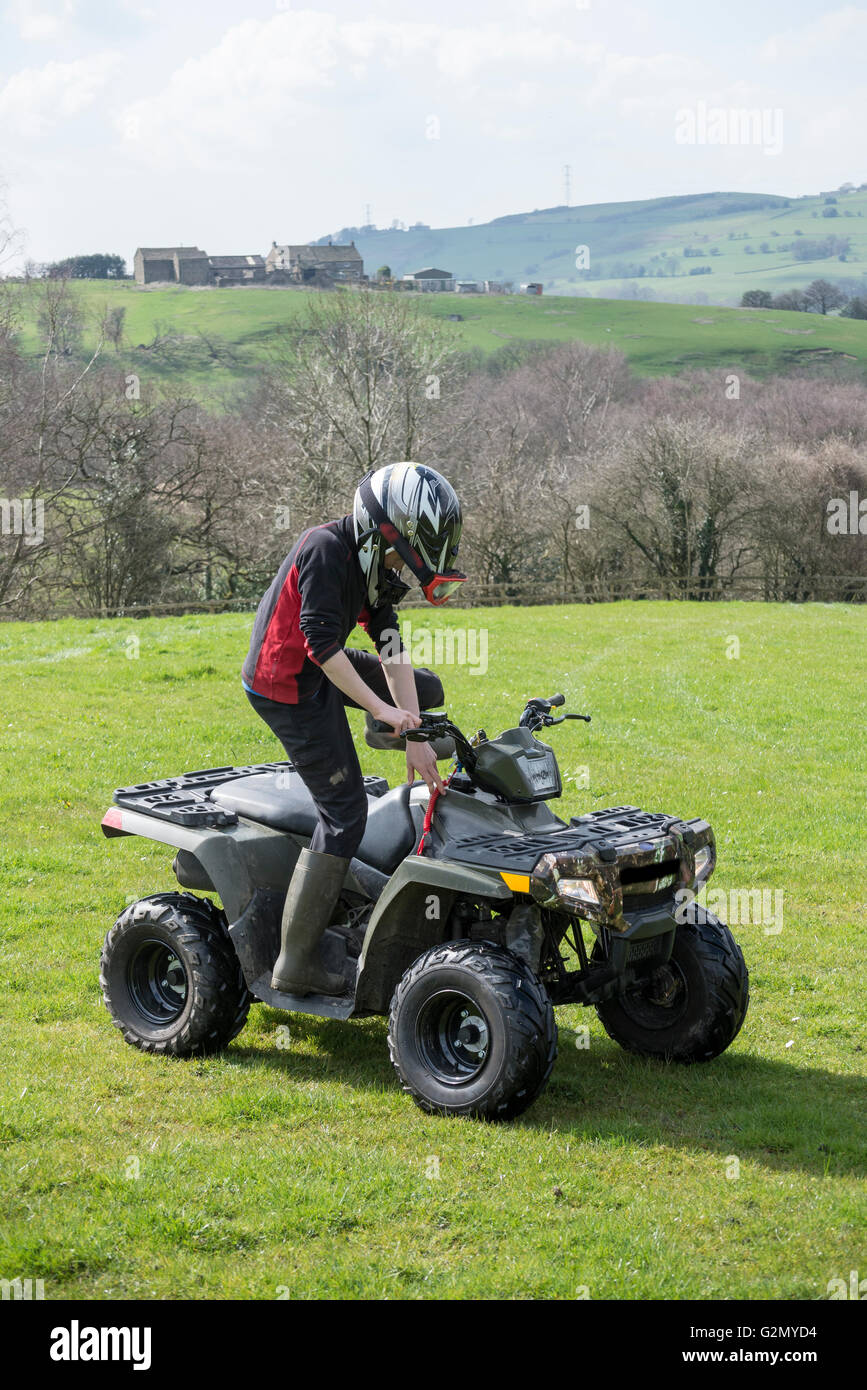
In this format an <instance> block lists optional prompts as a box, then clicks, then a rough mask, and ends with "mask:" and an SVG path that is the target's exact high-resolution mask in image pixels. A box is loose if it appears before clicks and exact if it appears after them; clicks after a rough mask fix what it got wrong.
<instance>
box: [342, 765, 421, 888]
mask: <svg viewBox="0 0 867 1390" xmlns="http://www.w3.org/2000/svg"><path fill="white" fill-rule="evenodd" d="M410 790H411V789H410V785H409V783H408V782H404V783H403V786H400V787H395V788H394V789H393V791H390V792H386V793H385V796H380V797H371V798H369V799H368V803H367V825H366V826H365V828H364V835H363V836H362V839H361V844H360V845H359V846H358V849H357V850H356V854H357V856H358V858H359V859H361V860H363V862H364V863H365V864H372V865H373V867H374V868H375V869H379V870H380V872H381V873H384V874H391V873H394V871H395V869H396V868H397V866H398V864H399V863H400V861H401V859H405V858H406V856H407V855H408V854H412V852H413V850H414V849H415V842H416V839H417V838H418V837H417V836H416V833H415V822H414V821H413V818H412V814H411V813H410V809H409V793H410Z"/></svg>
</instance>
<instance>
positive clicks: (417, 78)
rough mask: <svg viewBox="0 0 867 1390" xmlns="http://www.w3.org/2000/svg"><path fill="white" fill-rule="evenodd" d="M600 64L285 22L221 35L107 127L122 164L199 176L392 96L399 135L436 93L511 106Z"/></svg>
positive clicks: (435, 35) (476, 39)
mask: <svg viewBox="0 0 867 1390" xmlns="http://www.w3.org/2000/svg"><path fill="white" fill-rule="evenodd" d="M602 56H603V49H602V47H601V45H588V44H580V43H577V42H575V41H574V40H571V39H569V38H566V37H564V36H563V35H561V34H557V33H556V32H553V31H552V30H550V29H541V28H529V29H525V30H522V31H519V30H512V31H507V30H504V29H503V27H502V26H500V25H483V26H479V27H467V28H463V29H461V28H457V27H453V26H450V27H449V28H447V29H443V27H442V26H440V25H437V24H429V23H417V22H414V21H402V22H393V21H389V20H379V19H375V18H369V19H365V20H361V21H344V20H342V19H339V18H338V17H337V16H335V15H332V14H326V13H323V12H313V11H286V12H282V13H279V14H277V15H275V16H273V17H272V18H270V19H267V20H247V21H245V22H244V23H242V24H239V25H237V26H236V27H234V28H232V29H230V30H228V31H227V32H226V33H225V34H224V35H223V37H222V38H221V39H220V41H219V42H218V43H217V44H216V45H215V47H213V48H211V49H210V50H209V51H208V52H206V53H204V54H203V55H202V56H200V57H197V58H194V59H191V60H190V61H189V62H187V63H185V64H184V65H183V66H182V67H180V68H179V69H177V71H175V72H174V73H173V74H172V76H171V77H170V79H169V80H168V82H167V83H166V84H165V85H164V86H163V87H162V88H161V89H160V90H158V91H155V92H154V93H153V95H152V96H147V97H143V98H140V99H139V100H137V101H135V102H132V103H130V104H128V105H127V106H126V107H125V108H124V109H123V111H122V112H120V113H119V115H118V119H117V127H118V129H119V131H120V132H121V134H122V135H123V136H124V137H125V138H126V139H127V141H128V148H129V150H130V152H131V153H132V152H134V151H135V150H136V149H137V150H138V151H139V152H140V153H142V154H143V155H144V156H145V157H147V158H149V159H153V160H159V161H161V162H162V161H165V160H168V161H170V162H174V163H180V162H181V161H182V160H189V161H192V163H193V164H194V165H195V166H196V167H203V166H207V165H208V164H209V163H216V162H217V161H218V159H222V158H224V157H225V155H226V154H227V153H229V152H233V153H236V154H237V153H240V152H242V151H248V152H249V151H253V150H258V151H260V152H261V151H262V150H263V149H264V148H267V147H272V146H273V145H275V144H276V145H278V146H279V144H280V142H281V139H282V140H285V139H286V138H287V137H288V132H289V131H291V130H295V129H297V130H298V132H299V135H298V138H301V139H304V140H314V141H315V139H316V135H317V128H316V126H315V125H314V123H317V122H321V120H322V119H323V118H330V117H333V116H334V114H335V113H337V114H339V115H340V116H342V118H343V119H346V117H347V115H349V116H350V117H352V118H353V119H355V120H356V121H358V120H360V119H362V116H361V103H363V102H371V103H376V102H379V101H381V100H382V99H383V98H385V99H387V98H388V97H389V96H391V95H392V93H393V100H394V120H395V122H396V123H397V124H398V125H399V124H400V121H401V117H402V114H403V112H404V111H405V110H406V107H407V105H408V104H411V103H413V102H415V100H416V99H417V93H419V92H422V91H424V90H426V89H427V90H430V89H431V88H433V87H436V85H437V84H443V83H445V84H446V86H447V88H449V89H452V96H453V99H454V100H455V101H458V102H467V101H468V100H471V98H472V87H471V85H470V84H471V83H473V82H478V81H479V80H480V78H481V76H482V75H484V79H485V82H486V83H487V84H489V85H488V95H491V94H495V93H496V92H497V90H498V79H499V82H500V84H501V85H502V99H503V101H504V102H512V103H513V104H514V92H515V90H516V89H517V90H518V92H519V96H518V103H519V104H521V102H522V98H521V96H520V92H521V91H522V90H523V89H522V88H521V86H520V84H521V83H522V82H525V81H532V80H534V79H535V80H538V78H539V77H540V76H542V77H543V79H544V80H547V79H546V78H545V74H552V75H554V76H556V75H557V74H558V73H559V76H560V80H561V81H562V82H564V83H566V82H570V83H571V82H574V79H575V74H576V71H577V70H579V69H581V68H591V67H593V66H596V65H598V64H599V63H600V62H601V61H602ZM528 74H529V75H528ZM308 132H309V133H308Z"/></svg>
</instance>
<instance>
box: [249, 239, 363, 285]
mask: <svg viewBox="0 0 867 1390" xmlns="http://www.w3.org/2000/svg"><path fill="white" fill-rule="evenodd" d="M265 270H266V273H267V274H268V275H275V274H279V275H280V276H281V278H284V277H286V278H289V279H292V280H298V281H302V282H303V281H309V280H316V279H318V278H326V279H329V280H335V281H337V282H338V283H343V284H346V283H347V282H356V283H359V282H360V281H361V280H362V279H363V278H364V262H363V261H362V259H361V253H360V252H359V251H358V250H357V248H356V245H355V242H354V241H351V242H350V243H349V245H348V246H339V245H333V244H332V243H331V242H329V243H328V245H327V246H278V245H277V243H276V241H275V242H272V243H271V250H270V251H269V252H268V255H267V256H266V257H265Z"/></svg>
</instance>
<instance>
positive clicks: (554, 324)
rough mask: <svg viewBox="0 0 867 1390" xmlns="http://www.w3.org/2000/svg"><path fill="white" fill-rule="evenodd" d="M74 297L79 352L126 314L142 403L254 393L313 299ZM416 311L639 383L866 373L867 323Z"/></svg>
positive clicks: (612, 304) (508, 299)
mask: <svg viewBox="0 0 867 1390" xmlns="http://www.w3.org/2000/svg"><path fill="white" fill-rule="evenodd" d="M817 273H818V272H817ZM73 289H74V291H75V293H76V294H77V295H78V296H79V297H80V299H81V301H82V305H83V308H84V310H85V316H86V320H87V332H86V335H85V344H86V346H88V347H90V348H92V347H93V345H94V343H95V342H96V326H95V325H96V322H97V320H98V319H99V318H100V317H101V316H102V314H103V313H104V311H105V309H106V308H107V307H108V306H115V305H120V306H122V307H125V308H126V311H127V312H126V321H125V344H124V347H123V350H122V351H121V352H120V353H119V354H116V353H115V352H114V351H113V350H112V349H108V350H106V352H105V355H104V360H105V361H106V362H108V363H109V364H110V365H111V364H116V365H117V367H118V368H119V369H120V370H122V371H123V372H124V373H127V372H135V373H137V374H138V375H139V377H140V380H141V387H142V391H143V392H147V391H148V390H149V389H150V388H151V387H152V386H153V385H154V384H156V385H161V386H167V387H171V388H173V389H186V390H193V391H195V392H197V393H199V394H202V393H209V392H214V393H217V394H222V393H226V392H230V391H231V390H232V389H233V388H235V387H237V386H239V385H244V384H250V383H252V382H254V381H255V380H256V379H257V377H258V376H259V374H260V372H261V369H262V365H263V363H264V362H266V361H267V359H268V354H269V352H270V351H271V349H272V348H273V346H274V343H275V338H276V336H277V335H278V334H279V332H280V330H281V329H282V328H285V326H286V325H287V324H289V323H291V322H293V321H295V320H297V318H298V317H299V316H300V315H302V314H303V313H304V311H305V309H306V307H307V302H308V298H309V295H310V294H311V293H314V294H315V293H318V292H317V291H304V290H297V291H296V290H265V289H223V290H218V289H210V290H191V289H186V288H181V287H178V288H175V289H164V290H140V289H137V288H136V287H135V286H133V285H131V284H129V283H121V284H110V283H109V282H98V281H82V282H78V283H76V284H74V285H73ZM415 302H416V303H418V304H419V307H420V308H421V310H422V312H423V313H426V314H430V315H431V316H432V317H434V318H435V319H437V320H438V321H439V322H440V323H441V325H442V326H443V328H444V329H445V331H446V332H447V333H448V334H450V335H452V337H453V339H454V342H455V344H456V346H458V347H459V348H462V349H480V350H481V351H482V352H485V353H490V352H494V351H496V350H497V349H498V348H503V347H505V346H506V345H507V344H508V343H510V342H516V341H517V342H521V341H528V340H532V341H547V342H552V343H566V342H570V341H573V340H575V339H578V340H580V341H582V342H586V343H590V344H592V345H594V346H596V347H614V348H617V349H618V350H619V351H620V352H623V353H625V355H626V357H627V358H628V359H629V362H630V364H631V366H632V368H633V370H634V371H636V372H637V373H638V374H639V375H642V376H661V375H669V374H671V373H676V372H681V371H686V370H690V369H692V370H699V369H711V368H713V369H720V370H724V371H733V372H737V373H740V374H750V375H753V376H757V377H762V376H766V375H768V374H770V373H775V372H790V371H791V370H792V369H793V368H799V367H804V368H810V369H813V370H815V369H816V368H817V367H818V368H821V367H822V366H824V365H825V364H828V363H837V364H843V365H844V366H848V367H849V369H850V370H851V371H852V372H853V373H855V374H857V375H859V376H860V377H862V378H863V377H864V375H865V370H867V322H864V321H862V320H854V319H842V318H839V317H836V316H829V317H822V315H820V314H796V313H791V312H787V311H772V310H764V309H726V308H712V307H707V306H695V305H684V304H648V303H643V302H640V301H630V300H617V299H575V298H568V297H565V296H564V297H556V296H542V297H541V298H536V297H529V296H521V295H451V294H448V295H446V294H436V295H427V296H424V297H421V296H419V297H416V300H415ZM450 314H460V315H461V316H462V322H459V323H452V322H450V321H449V317H448V316H449V315H450ZM158 325H159V326H160V331H161V332H166V333H168V335H169V336H170V337H171V338H172V342H171V343H170V344H169V345H168V347H166V348H164V349H162V350H160V352H158V353H155V352H154V351H153V350H152V349H151V348H150V347H149V346H148V345H149V344H151V343H152V342H153V340H154V335H155V333H156V332H157V327H158ZM203 334H204V335H205V337H206V338H207V339H208V340H209V341H210V343H211V344H212V345H213V348H214V349H215V351H213V352H212V350H211V348H210V347H209V346H208V345H207V344H206V343H205V341H204V340H203V338H202V336H201V335H203ZM21 344H22V347H23V349H24V351H25V352H26V353H27V354H28V355H30V356H31V357H33V358H34V360H35V359H36V355H37V354H38V351H39V339H38V336H37V332H36V326H35V323H34V322H33V320H32V318H27V319H25V322H24V324H23V326H22V333H21Z"/></svg>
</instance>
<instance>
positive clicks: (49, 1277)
mask: <svg viewBox="0 0 867 1390" xmlns="http://www.w3.org/2000/svg"><path fill="white" fill-rule="evenodd" d="M250 621H251V618H250V615H229V616H219V617H214V616H209V617H184V618H176V619H148V620H144V621H139V622H133V621H116V622H99V621H65V622H61V623H45V624H42V625H22V624H3V625H2V626H0V654H2V662H3V668H4V672H5V678H4V699H3V718H2V732H0V743H2V750H3V758H2V765H3V768H4V776H3V779H2V783H0V801H2V807H0V811H2V818H3V837H2V849H0V856H2V860H0V879H2V905H3V906H2V957H0V960H2V974H0V978H2V988H3V1002H4V1015H5V1026H4V1029H3V1034H2V1061H3V1066H2V1105H0V1136H2V1194H0V1211H2V1220H0V1277H4V1278H10V1279H11V1278H14V1277H16V1276H20V1277H22V1278H27V1277H30V1278H34V1279H37V1278H41V1279H43V1280H44V1282H45V1296H46V1298H48V1299H56V1298H63V1297H85V1298H100V1299H112V1298H120V1297H132V1298H145V1299H148V1298H160V1299H187V1298H230V1299H238V1298H255V1299H274V1298H278V1297H291V1298H309V1297H325V1296H328V1297H340V1298H359V1297H374V1298H394V1299H416V1298H433V1297H445V1298H491V1297H497V1296H501V1297H506V1298H531V1297H545V1298H559V1299H573V1298H575V1297H576V1296H583V1293H584V1291H586V1293H587V1294H588V1295H589V1297H591V1298H593V1299H604V1298H642V1299H675V1298H700V1299H720V1298H731V1297H738V1296H740V1297H747V1298H753V1299H767V1298H774V1297H782V1298H795V1299H822V1298H825V1297H827V1285H828V1281H829V1280H830V1279H832V1278H836V1277H838V1276H839V1277H842V1278H844V1279H848V1277H849V1271H850V1270H852V1269H858V1270H860V1272H861V1276H862V1277H864V1276H865V1275H867V1238H865V1229H867V1193H865V1184H864V1178H865V1172H867V1106H865V1084H864V1083H865V1070H867V1005H865V998H864V962H865V949H864V936H863V933H864V931H865V927H867V919H865V890H864V884H865V880H867V853H865V841H864V833H863V831H864V824H863V822H864V786H865V772H867V750H865V742H864V738H863V714H864V710H863V692H864V688H865V680H867V640H865V639H867V612H865V610H864V609H863V608H862V609H856V608H847V607H844V606H827V607H825V606H805V607H774V608H772V607H768V606H763V605H759V604H755V605H747V604H738V603H731V604H726V605H725V606H712V605H707V606H705V605H698V604H696V605H692V606H690V605H677V604H662V603H646V604H645V603H639V604H627V603H624V604H613V605H600V606H598V607H590V608H584V607H578V606H575V607H568V608H555V609H534V610H524V611H518V610H509V609H499V610H474V611H472V612H471V613H470V614H468V615H465V616H463V617H462V615H461V614H460V613H457V612H456V613H450V614H449V615H448V616H447V617H446V618H443V617H442V615H441V614H438V615H437V621H438V623H452V624H458V623H461V622H467V621H468V622H469V623H470V625H472V626H476V627H479V626H482V625H484V626H485V627H487V629H488V634H489V636H488V640H489V669H488V672H487V675H486V676H480V675H474V674H473V673H472V671H471V669H470V668H467V667H464V668H460V667H458V668H453V669H450V670H448V671H446V672H444V675H445V679H446V687H447V691H448V702H449V707H450V709H451V711H452V713H453V715H454V716H455V717H456V718H457V719H458V722H459V723H461V724H462V725H463V726H464V727H469V728H470V729H472V728H475V727H476V726H477V725H478V724H480V723H482V722H484V724H485V727H486V728H488V730H489V731H492V730H495V729H498V728H501V727H505V726H507V725H509V724H511V723H513V722H514V719H515V717H516V715H517V713H518V711H519V710H520V708H521V707H522V705H523V702H524V700H525V698H526V697H527V696H528V695H532V694H551V693H553V691H554V690H555V689H563V690H564V691H565V692H566V693H567V696H568V700H569V705H570V706H571V707H572V708H573V709H576V710H589V711H591V712H592V714H593V723H592V725H591V726H589V729H588V728H587V726H584V725H577V724H566V725H564V726H563V727H562V728H560V729H557V730H553V731H552V733H551V738H552V741H555V742H556V746H557V749H558V753H559V755H560V760H561V766H562V769H563V772H564V778H565V783H566V792H565V796H564V802H563V803H562V805H561V806H559V807H556V808H557V809H561V810H562V811H563V813H565V814H572V813H574V812H577V811H581V810H586V809H591V808H594V807H600V806H605V805H618V804H624V803H634V804H639V805H642V806H644V807H646V808H647V809H651V810H670V811H676V812H678V813H681V814H683V815H686V816H695V815H703V816H706V817H707V818H708V819H709V820H710V821H711V822H712V824H713V825H714V827H715V829H716V833H717V840H718V847H719V856H720V864H719V869H718V871H717V874H716V876H715V878H714V880H713V883H714V884H715V885H716V886H718V887H722V888H724V889H727V890H733V889H739V888H770V889H778V890H782V891H783V893H784V916H783V930H782V931H781V932H779V934H766V932H765V931H764V929H763V927H762V926H761V925H750V924H747V925H742V926H740V927H738V928H736V934H737V935H738V937H739V939H740V941H741V944H742V947H743V949H744V952H745V955H746V958H747V962H748V965H749V967H750V970H751V975H752V1006H751V1009H750V1012H749V1013H748V1016H747V1020H746V1023H745V1026H744V1028H743V1031H742V1033H741V1035H740V1037H739V1038H738V1039H737V1041H736V1043H735V1044H734V1045H733V1047H732V1048H731V1050H730V1051H729V1052H728V1053H727V1054H725V1055H724V1056H723V1057H721V1058H720V1059H718V1060H717V1061H716V1062H713V1063H711V1064H710V1065H707V1066H701V1067H699V1066H696V1067H694V1068H691V1069H678V1068H676V1067H673V1066H666V1065H664V1064H662V1063H655V1062H647V1061H641V1060H637V1059H635V1058H632V1057H630V1056H628V1055H627V1054H625V1053H623V1052H622V1051H620V1049H619V1048H618V1047H617V1046H616V1045H615V1044H614V1043H613V1042H611V1041H610V1040H609V1039H608V1038H607V1036H606V1035H605V1033H604V1031H603V1029H602V1027H601V1025H600V1024H599V1022H598V1020H597V1019H596V1015H595V1013H594V1012H592V1011H587V1010H581V1009H579V1008H577V1007H571V1008H567V1009H562V1010H559V1011H558V1018H559V1023H560V1056H559V1059H558V1061H557V1063H556V1066H555V1069H554V1074H553V1077H552V1080H551V1083H550V1085H549V1086H548V1089H547V1090H546V1092H545V1093H544V1095H543V1096H542V1097H541V1098H540V1100H539V1101H538V1102H537V1103H536V1105H535V1106H534V1107H533V1108H532V1109H531V1110H530V1111H529V1112H528V1113H527V1114H526V1115H525V1116H523V1117H522V1118H521V1119H519V1120H517V1121H516V1122H514V1123H513V1124H510V1125H508V1126H502V1127H483V1126H481V1125H478V1124H474V1123H471V1122H465V1121H446V1120H441V1119H437V1118H432V1117H428V1116H425V1115H423V1114H422V1113H421V1112H420V1111H419V1110H417V1109H416V1108H415V1106H414V1105H413V1104H412V1103H411V1101H409V1100H408V1099H407V1098H406V1097H405V1096H403V1095H402V1093H401V1092H400V1090H399V1088H398V1085H397V1083H396V1078H395V1077H394V1074H393V1073H392V1070H391V1067H390V1064H389V1062H388V1057H387V1051H386V1044H385V1023H384V1021H383V1020H381V1019H369V1020H366V1021H363V1022H358V1023H343V1024H341V1023H335V1022H329V1021H325V1020H320V1019H314V1018H308V1017H303V1016H298V1015H291V1016H287V1015H281V1014H279V1013H277V1012H275V1011H272V1010H269V1009H267V1008H264V1007H262V1006H256V1007H255V1008H254V1009H253V1011H252V1013H251V1016H250V1019H249V1022H248V1024H247V1027H246V1029H245V1030H244V1031H243V1032H242V1033H241V1035H240V1036H239V1037H238V1038H237V1039H236V1041H235V1042H234V1043H233V1044H232V1045H231V1047H230V1048H229V1050H228V1052H227V1053H226V1054H225V1055H224V1056H221V1057H218V1058H214V1059H209V1060H205V1061H195V1062H191V1063H183V1062H173V1061H168V1060H165V1059H154V1058H151V1057H147V1056H144V1055H143V1054H141V1053H138V1052H137V1051H135V1050H134V1049H132V1048H129V1047H127V1046H125V1045H124V1043H123V1042H122V1041H121V1038H120V1035H119V1034H118V1033H117V1032H116V1031H115V1030H114V1029H113V1028H112V1026H111V1024H110V1021H109V1018H108V1015H107V1013H106V1012H105V1009H104V1007H103V1005H102V1002H101V997H100V992H99V986H98V980H97V971H98V957H99V950H100V944H101V941H102V937H103V935H104V933H105V931H106V929H107V927H108V926H109V925H110V924H111V923H112V921H113V920H114V918H115V916H116V915H117V914H118V912H119V911H120V910H121V909H122V908H123V906H124V904H125V902H127V901H129V900H131V899H135V898H138V897H141V896H144V895H146V894H148V893H151V892H156V891H160V890H164V889H168V888H171V887H172V886H173V882H174V881H173V877H172V873H171V862H170V861H171V851H168V850H165V849H163V848H160V847H159V846H156V845H152V844H150V843H146V842H144V841H139V840H132V839H130V840H117V841H110V842H109V841H105V840H103V838H102V835H101V833H100V830H99V819H100V817H101V815H102V813H103V811H104V809H105V807H106V805H107V804H108V803H109V802H110V798H111V791H112V789H113V788H114V787H115V786H120V785H124V784H128V783H130V782H137V781H145V780H150V779H152V778H156V777H158V776H165V775H169V774H171V773H177V772H180V771H182V770H189V769H192V768H200V767H208V766H215V765H220V764H224V763H232V762H234V763H247V762H251V761H257V760H262V759H268V758H272V757H275V756H280V751H279V748H278V746H277V744H276V742H275V741H274V740H273V739H272V738H271V736H270V734H269V733H268V731H267V730H266V729H265V727H264V725H261V724H260V723H259V722H258V721H257V719H256V717H255V715H254V714H253V713H252V711H251V710H250V708H249V706H248V705H247V703H246V701H245V700H244V699H243V698H242V694H241V689H240V685H239V677H238V668H239V664H240V661H241V658H242V655H243V652H244V650H245V649H246V642H247V635H248V629H249V625H250ZM732 636H737V637H738V638H739V642H740V655H739V657H737V658H736V659H729V658H728V657H727V655H726V652H727V650H729V651H731V650H732V644H731V643H730V641H729V639H730V638H731V637H732ZM133 637H134V638H137V639H138V646H137V647H136V643H135V642H131V641H130V640H129V639H130V638H133ZM136 650H137V651H138V655H137V656H135V657H134V658H131V656H130V653H134V652H135V651H136ZM352 718H353V720H354V721H356V722H358V721H360V716H359V715H353V716H352ZM362 746H363V745H362ZM391 759H392V755H390V754H386V753H374V752H370V751H369V750H365V755H364V758H363V762H364V765H365V770H366V771H370V772H379V773H381V772H386V773H387V774H389V775H390V777H391V780H392V781H393V782H394V781H396V780H398V778H399V776H400V766H399V765H395V764H394V763H393V762H392V761H391ZM584 766H587V767H589V770H590V785H589V790H579V787H580V786H581V782H582V778H581V773H580V769H581V768H582V767H584ZM555 806H556V803H555ZM286 1024H288V1027H289V1034H288V1046H286V1034H285V1032H281V1031H280V1028H281V1025H286ZM583 1024H587V1025H589V1028H590V1046H589V1049H580V1048H578V1047H577V1046H576V1036H577V1035H576V1032H575V1030H576V1029H577V1028H578V1027H579V1026H580V1025H583ZM735 1160H737V1162H735Z"/></svg>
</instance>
